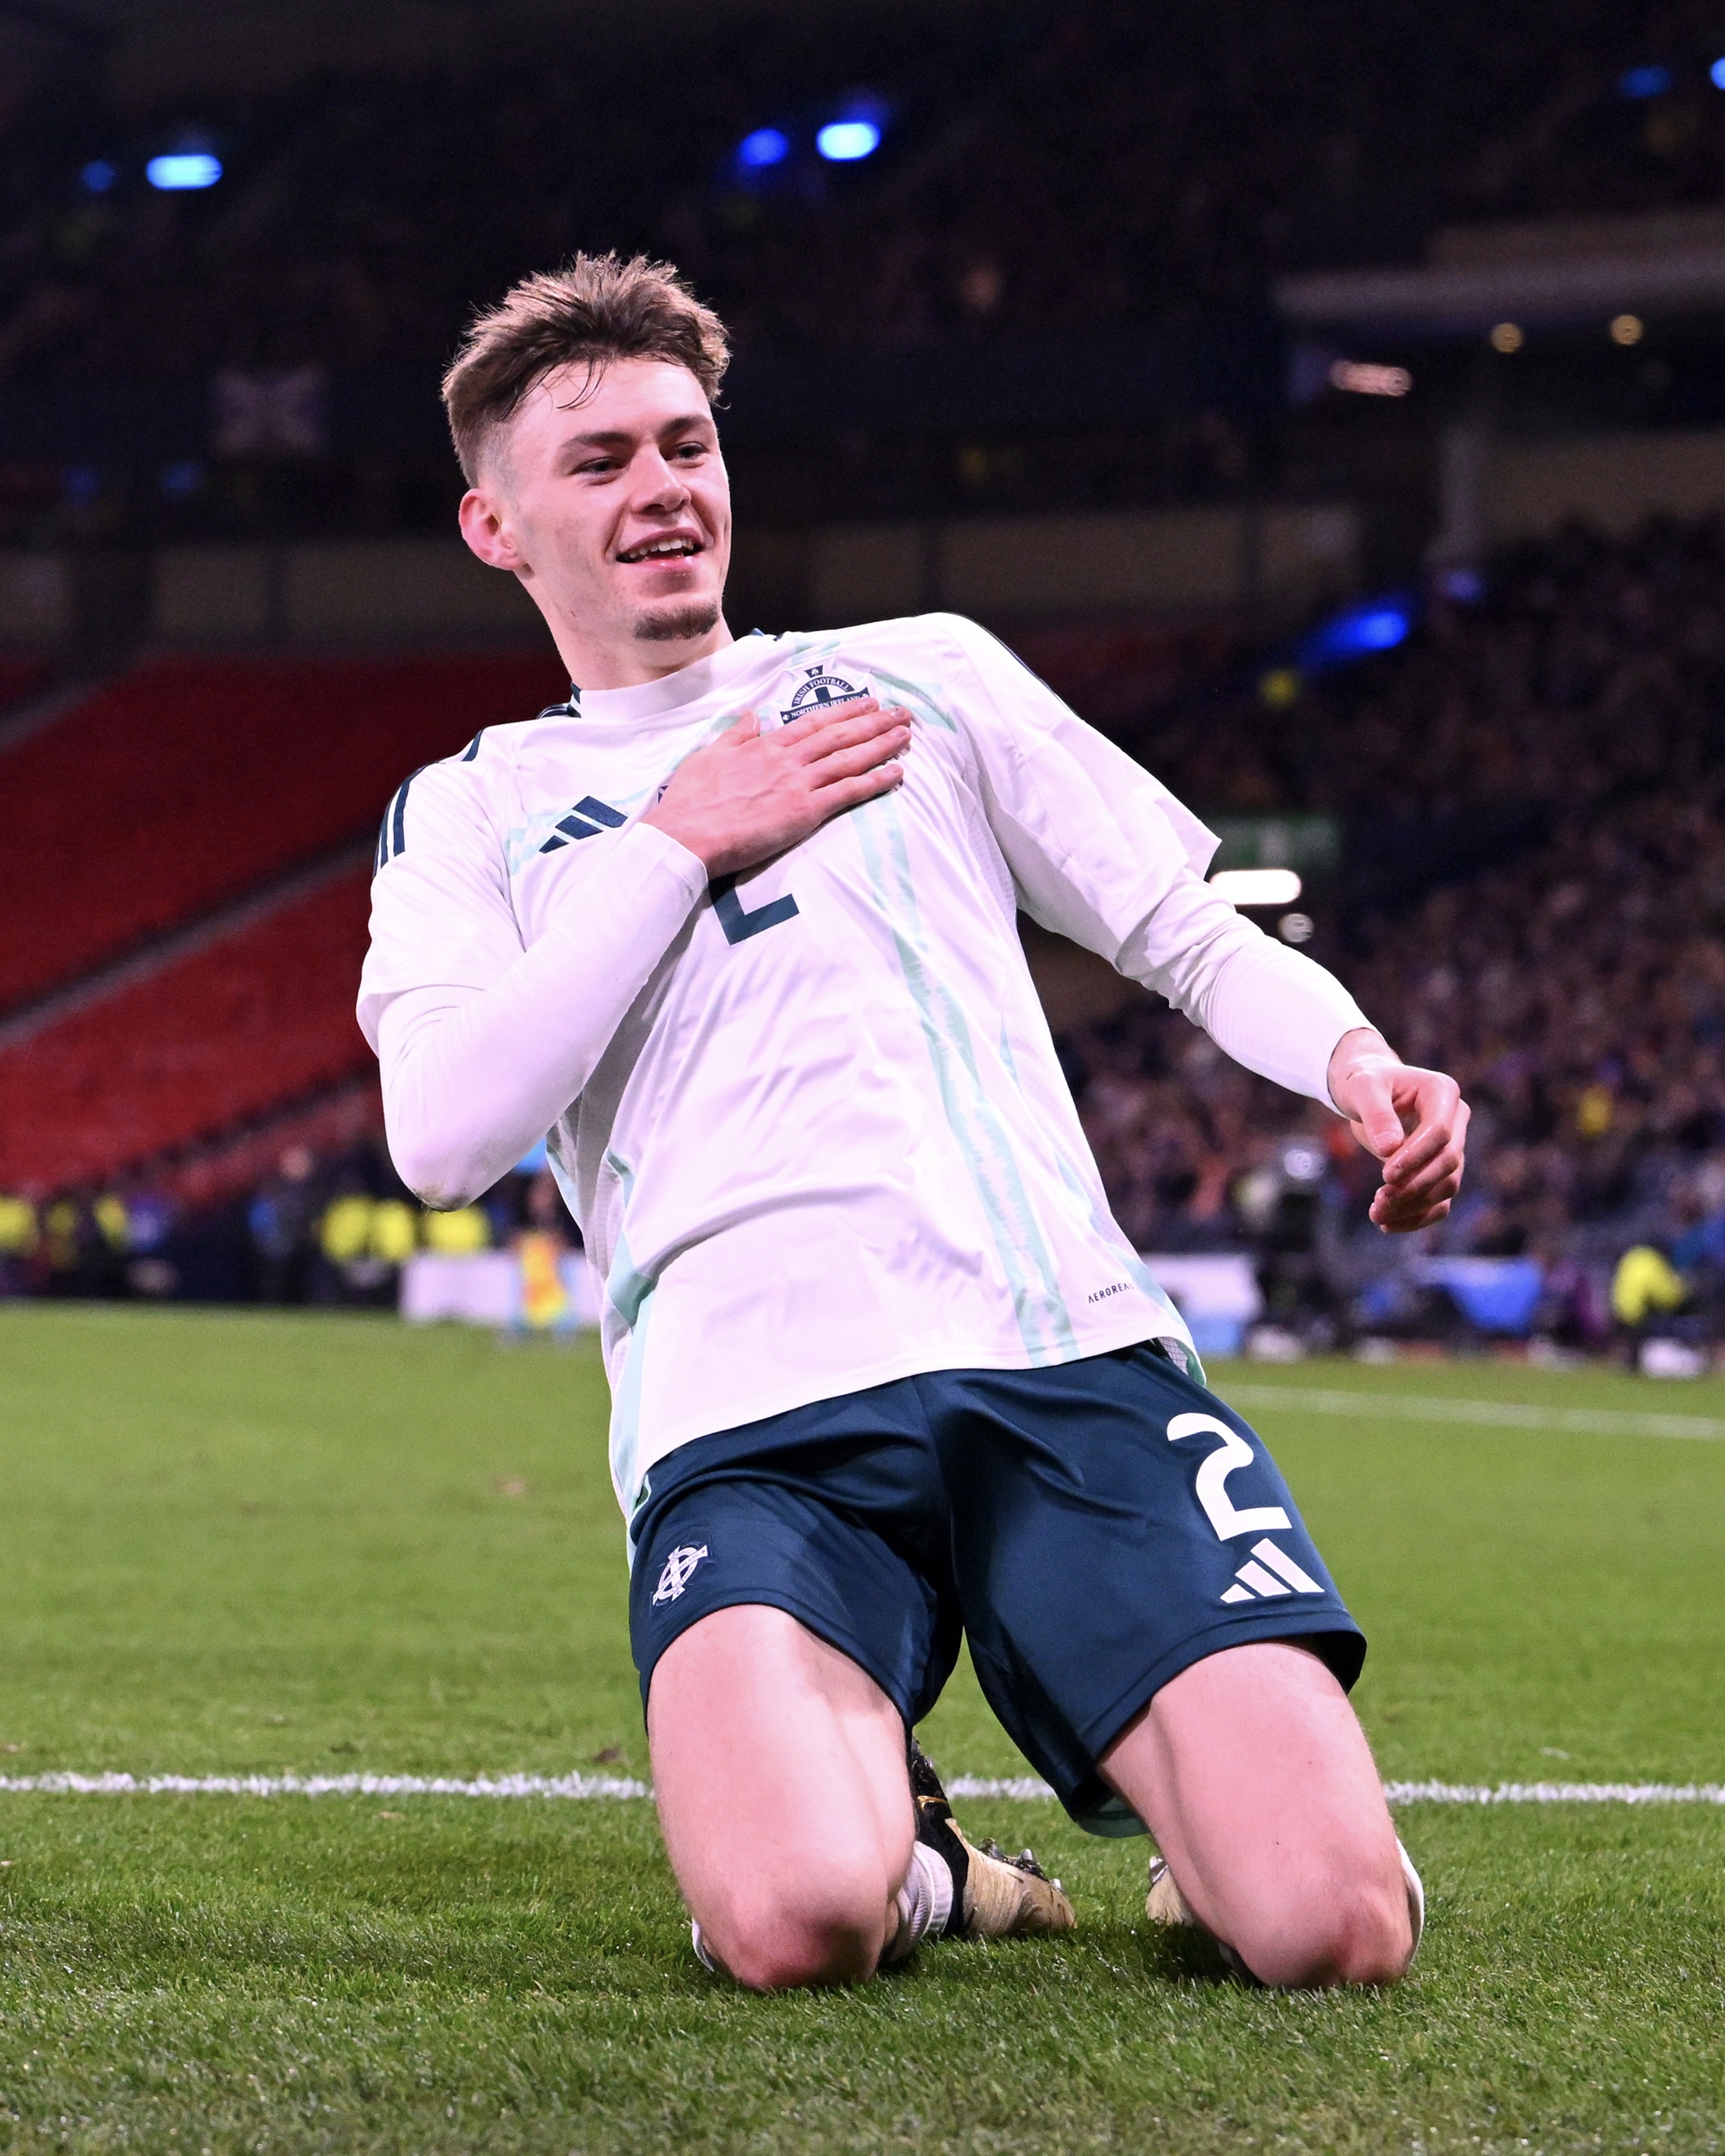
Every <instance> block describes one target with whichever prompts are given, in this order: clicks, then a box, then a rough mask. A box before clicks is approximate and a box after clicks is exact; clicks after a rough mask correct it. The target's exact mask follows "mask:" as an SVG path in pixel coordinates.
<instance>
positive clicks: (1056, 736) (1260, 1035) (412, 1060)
mask: <svg viewBox="0 0 1725 2156" xmlns="http://www.w3.org/2000/svg"><path fill="white" fill-rule="evenodd" d="M870 690H872V691H873V692H874V693H875V695H877V696H879V697H880V700H881V701H882V702H883V703H898V704H901V705H904V706H907V707H908V708H909V710H910V711H911V713H912V715H913V719H914V726H913V738H912V742H911V747H910V749H909V750H908V752H907V753H906V759H905V770H906V777H905V780H904V783H903V784H902V785H901V787H899V788H897V789H896V790H895V791H894V792H892V793H888V794H886V795H884V796H882V797H881V798H879V799H877V800H875V801H872V802H870V803H866V804H865V805H864V806H863V807H861V808H855V809H852V810H851V811H850V812H849V813H848V814H845V815H842V816H839V817H837V818H835V819H834V820H833V821H832V822H831V823H829V824H827V825H826V826H825V827H824V829H821V830H819V831H818V832H816V833H815V834H814V836H813V837H812V838H810V839H806V840H805V841H804V842H803V844H801V845H800V846H798V847H796V848H794V849H793V850H791V851H790V852H789V853H788V854H785V855H783V856H781V857H780V858H779V859H778V860H774V861H773V862H771V863H769V864H768V865H766V866H764V867H762V868H760V869H757V870H752V871H750V872H749V873H747V875H743V876H742V877H740V878H737V879H731V878H722V879H720V880H718V881H716V883H714V884H713V885H711V887H710V886H709V885H708V881H707V877H706V871H705V870H704V868H703V867H702V865H701V863H700V862H699V861H698V860H696V858H695V856H694V855H691V853H689V852H688V851H687V850H685V848H684V847H682V846H680V845H679V844H677V843H676V841H675V840H674V839H670V838H669V837H667V836H666V835H665V834H664V833H662V832H660V831H659V830H657V829H655V828H653V827H652V826H651V825H649V824H642V823H640V822H639V817H640V814H641V813H642V811H643V810H644V809H645V808H649V807H650V806H651V805H652V804H653V803H654V802H655V800H656V799H657V798H658V796H659V794H660V791H661V790H662V788H663V787H664V785H665V782H666V781H667V780H668V778H670V774H671V773H672V772H673V771H674V770H675V767H676V766H677V765H678V763H679V762H680V761H681V760H682V758H683V757H686V756H687V755H689V754H690V752H691V751H692V750H694V749H696V748H698V747H701V746H702V745H703V744H704V743H706V742H711V741H712V740H713V739H715V738H716V737H717V736H718V735H719V734H721V732H723V731H725V729H726V728H727V727H729V726H732V725H734V724H735V723H736V722H737V721H738V720H739V719H740V718H742V716H745V715H747V714H753V715H755V716H757V717H758V718H759V719H760V720H761V721H762V724H763V725H765V726H775V725H778V724H780V723H783V720H784V719H785V718H787V717H788V716H793V715H794V714H798V713H801V712H803V711H808V710H809V709H810V708H811V707H812V706H819V705H820V704H822V703H830V702H833V701H842V700H845V699H847V698H850V697H851V696H855V695H858V694H861V693H866V692H868V691H870ZM1214 846H1215V840H1214V837H1213V835H1212V834H1210V833H1209V831H1207V830H1206V829H1204V825H1203V824H1201V823H1199V820H1198V819H1197V818H1196V817H1195V816H1194V815H1193V814H1191V813H1190V812H1189V810H1188V809H1186V808H1183V807H1182V806H1181V804H1180V803H1178V801H1176V800H1175V799H1174V798H1173V796H1172V795H1171V794H1170V793H1168V791H1167V789H1166V788H1163V786H1161V785H1160V784H1159V783H1158V782H1157V781H1156V780H1155V779H1154V778H1151V777H1150V776H1149V774H1148V773H1146V772H1145V771H1143V770H1142V769H1141V768H1140V767H1139V766H1138V765H1137V764H1136V763H1134V762H1132V761H1131V759H1130V758H1129V757H1126V756H1125V755H1123V754H1122V752H1120V751H1119V750H1117V749H1116V748H1114V747H1112V746H1111V744H1110V743H1108V742H1106V741H1105V740H1103V739H1102V737H1101V736H1100V735H1098V734H1096V733H1095V732H1093V731H1091V729H1090V728H1089V727H1088V726H1085V725H1084V724H1083V723H1082V721H1080V720H1079V719H1077V718H1076V716H1074V715H1073V714H1072V713H1071V712H1070V711H1068V710H1067V709H1066V707H1065V705H1064V704H1062V703H1061V702H1060V700H1059V699H1058V698H1057V697H1056V696H1054V694H1053V693H1052V692H1051V691H1050V690H1049V689H1047V688H1046V687H1045V685H1043V684H1042V683H1041V682H1040V681H1039V680H1036V679H1035V677H1034V675H1031V674H1029V672H1027V671H1026V670H1025V669H1024V667H1023V666H1022V665H1020V664H1019V662H1018V660H1015V659H1014V657H1013V656H1012V655H1011V654H1010V653H1009V652H1008V651H1007V650H1006V649H1004V646H1002V645H1000V644H998V643H996V642H995V641H994V640H993V639H992V638H991V637H989V636H988V635H987V634H984V633H983V631H982V630H980V629H978V628H976V627H975V626H974V625H973V624H971V623H969V622H967V621H964V620H962V619H957V617H955V616H952V615H945V614H930V615H925V616H922V617H920V618H917V619H911V620H904V621H892V622H880V623H875V624H870V626H868V627H865V628H860V629H845V630H840V631H834V632H831V633H827V634H815V635H803V636H783V637H773V638H768V637H763V636H758V635H757V636H752V637H748V638H746V639H743V640H742V641H741V642H739V643H737V644H731V645H729V646H727V647H726V648H725V649H722V650H721V651H719V652H717V653H716V654H714V655H713V656H712V657H711V658H709V659H706V660H701V661H699V662H698V663H696V665H691V666H688V667H685V668H684V669H683V670H681V671H680V672H679V673H676V674H674V675H670V676H669V677H668V678H666V679H665V680H660V681H657V682H654V683H650V684H648V685H643V686H639V687H634V688H629V689H618V690H604V691H598V692H595V691H586V692H580V691H577V692H572V695H571V697H570V701H569V702H568V704H567V706H560V707H558V708H556V709H554V710H552V711H548V712H545V713H542V715H541V716H539V717H538V718H536V719H534V720H532V721H529V722H526V723H524V724H521V725H514V726H497V727H492V728H490V729H488V730H487V731H485V732H484V733H483V734H482V735H481V736H480V737H479V739H478V740H477V741H476V742H474V743H473V744H472V745H471V746H470V747H469V748H468V749H467V750H466V751H465V752H463V754H462V755H460V756H459V757H452V758H450V759H449V761H448V762H444V763H439V764H434V765H432V766H431V767H429V768H428V769H426V770H424V771H423V772H420V773H417V774H416V775H415V776H414V778H412V779H411V780H409V781H408V783H406V784H405V785H403V788H401V790H400V792H399V793H398V794H397V795H396V797H395V799H394V801H393V803H392V804H391V807H390V811H389V814H388V816H387V817H386V819H385V822H384V826H383V830H382V834H381V836H380V839H379V841H378V859H377V878H376V881H375V883H374V885H373V892H372V945H371V951H370V954H369V956H368V957H367V961H366V965H365V970H364V975H363V978H362V985H361V991H360V998H359V1016H360V1024H361V1025H362V1027H363V1029H364V1030H365V1033H366V1036H367V1039H369V1040H370V1041H371V1043H372V1046H373V1047H374V1048H376V1049H377V1051H378V1053H379V1055H380V1057H381V1059H382V1067H383V1089H384V1105H385V1112H386V1116H387V1121H388V1133H389V1142H390V1146H391V1150H392V1152H393V1155H394V1158H395V1161H396V1163H397V1165H398V1168H400V1170H401V1172H402V1174H403V1177H404V1178H406V1180H407V1182H408V1183H409V1184H410V1185H411V1186H412V1187H413V1188H414V1189H416V1190H418V1192H419V1193H421V1194H422V1195H423V1196H424V1198H425V1199H427V1201H428V1202H429V1203H430V1204H434V1205H455V1204H461V1203H463V1202H465V1201H466V1200H468V1199H471V1198H473V1197H475V1196H476V1195H477V1194H478V1193H480V1192H481V1191H483V1190H485V1189H486V1188H489V1186H490V1184H491V1183H493V1182H495V1180H496V1178H497V1177H498V1176H499V1175H501V1173H503V1172H504V1171H505V1170H506V1168H508V1167H509V1166H510V1165H511V1163H512V1162H514V1161H515V1160H516V1159H517V1158H520V1156H521V1154H522V1153H523V1152H526V1150H527V1148H528V1147H530V1146H531V1144H532V1143H534V1142H536V1140H537V1139H538V1138H539V1137H541V1136H542V1134H543V1133H545V1132H547V1131H548V1132H549V1133H550V1141H549V1142H550V1155H551V1161H552V1167H553V1168H554V1170H555V1172H556V1173H557V1180H558V1182H559V1184H560V1185H561V1187H562V1191H563V1193H564V1196H565V1198H566V1199H567V1201H568V1204H569V1206H570V1209H571V1211H572V1213H573V1214H574V1216H575V1218H576V1219H577V1220H578V1222H579V1224H580V1226H581V1230H582V1234H583V1238H584V1240H585V1242H586V1245H587V1249H588V1253H589V1255H590V1256H591V1257H592V1259H593V1261H594V1263H595V1264H596V1265H598V1268H599V1270H600V1272H601V1274H602V1276H603V1279H604V1282H605V1301H604V1314H603V1348H604V1354H605V1360H606V1366H607V1369H608V1373H609V1376H610V1380H611V1388H612V1394H613V1413H612V1429H611V1469H612V1477H613V1481H614V1485H615V1487H616V1491H617V1495H618V1498H619V1501H620V1502H621V1504H622V1506H623V1507H624V1512H625V1514H627V1513H628V1512H629V1511H630V1510H631V1509H632V1508H633V1507H634V1505H635V1503H636V1502H637V1501H638V1500H639V1496H640V1494H641V1491H642V1487H643V1482H644V1477H645V1476H646V1474H647V1471H648V1470H649V1468H650V1467H651V1466H652V1465H653V1463H654V1462H655V1460H660V1459H661V1458H663V1456H664V1455H665V1454H666V1453H668V1452H670V1451H671V1450H674V1449H675V1447H677V1446H679V1445H684V1444H686V1443H687V1442H688V1441H689V1440H691V1439H693V1438H697V1437H700V1436H702V1435H706V1433H708V1432H710V1431H713V1430H724V1429H728V1428H731V1427H732V1426H734V1425H736V1424H741V1423H747V1422H751V1421H754V1420H756V1419H758V1418H760V1417H762V1416H765V1415H770V1414H777V1413H779V1412H781V1411H783V1410H784V1409H790V1408H793V1407H798V1406H802V1405H803V1404H807V1403H808V1402H809V1401H812V1400H816V1399H828V1398H831V1397H833V1396H834V1395H837V1394H844V1393H849V1392H855V1391H857V1390H860V1389H862V1388H864V1387H866V1386H870V1385H875V1384H880V1383H886V1381H888V1380H889V1379H892V1378H901V1377H906V1376H909V1375H911V1374H914V1373H922V1372H927V1371H930V1370H936V1369H952V1368H996V1369H1011V1368H1025V1367H1029V1366H1030V1365H1034V1364H1040V1363H1059V1362H1065V1361H1068V1360H1070V1359H1073V1358H1077V1357H1080V1356H1084V1355H1092V1354H1098V1353H1102V1352H1104V1351H1106V1350H1107V1349H1110V1348H1113V1347H1124V1346H1127V1345H1129V1344H1131V1343H1132V1342H1138V1341H1142V1340H1147V1339H1153V1338H1162V1339H1165V1340H1169V1341H1173V1342H1179V1343H1180V1344H1181V1346H1182V1347H1183V1349H1185V1350H1186V1352H1187V1353H1190V1349H1191V1342H1190V1339H1189V1335H1188V1333H1187V1331H1186V1328H1185V1326H1184V1324H1183V1322H1182V1321H1181V1318H1180V1317H1179V1315H1178V1312H1177V1311H1176V1310H1175V1309H1174V1307H1173V1304H1172V1303H1171V1302H1170V1301H1168V1297H1167V1296H1165V1295H1164V1294H1163V1292H1162V1291H1161V1290H1160V1289H1159V1288H1158V1286H1157V1285H1156V1283H1155V1282H1154V1281H1153V1280H1152V1279H1151V1277H1150V1276H1149V1274H1148V1273H1147V1271H1146V1270H1145V1269H1144V1267H1143V1265H1142V1264H1141V1263H1140V1261H1139V1260H1138V1258H1137V1255H1135V1254H1134V1252H1133V1251H1132V1248H1131V1246H1130V1245H1129V1244H1128V1243H1127V1240H1126V1238H1125V1236H1124V1235H1122V1233H1121V1231H1120V1229H1118V1228H1117V1226H1116V1224H1115V1223H1114V1221H1113V1220H1112V1219H1111V1218H1110V1215H1109V1213H1108V1208H1107V1203H1106V1199H1105V1198H1104V1196H1103V1193H1102V1188H1101V1182H1100V1180H1099V1178H1098V1176H1097V1173H1096V1166H1095V1163H1094V1161H1093V1160H1092V1158H1091V1153H1090V1149H1089V1147H1088V1146H1087V1144H1086V1141H1085V1137H1084V1134H1083V1132H1082V1129H1081V1127H1080V1124H1079V1121H1078V1117H1077V1115H1076V1111H1075V1109H1074V1107H1073V1104H1072V1100H1071V1096H1070V1093H1069V1092H1068V1091H1067V1088H1066V1085H1065V1080H1064V1079H1063V1077H1062V1075H1061V1074H1060V1066H1059V1065H1058V1063H1057V1062H1056V1060H1055V1053H1054V1048H1053V1044H1052V1042H1051V1040H1050V1036H1049V1031H1048V1026H1047V1024H1046V1022H1045V1019H1044V1017H1043V1014H1042V1011H1041V1008H1040V1004H1038V1002H1037V999H1036V996H1035V993H1034V989H1033V988H1032V986H1031V983H1030V978H1029V972H1028V970H1027V968H1026V967H1025V963H1024V954H1023V951H1022V947H1021V946H1020V944H1019V937H1018V934H1017V930H1016V922H1015V916H1016V912H1017V910H1018V909H1019V907H1023V909H1024V911H1026V912H1028V913H1029V914H1030V915H1031V916H1032V917H1033V918H1034V919H1035V920H1037V921H1040V922H1041V923H1042V924H1043V925H1044V926H1045V927H1049V928H1051V929H1055V930H1056V931H1058V932H1060V933H1062V934H1064V935H1066V936H1068V937H1071V938H1072V939H1073V940H1074V941H1075V942H1079V943H1081V944H1083V945H1085V946H1086V947H1088V948H1089V949H1091V950H1092V951H1096V952H1100V953H1101V955H1102V956H1103V957H1106V958H1107V959H1108V960H1109V961H1110V962H1111V963H1113V964H1114V965H1116V966H1117V967H1118V968H1120V970H1121V971H1122V973H1126V974H1127V975H1129V976H1130V977H1131V978H1133V979H1135V980H1137V981H1140V982H1142V983H1144V984H1145V985H1146V986H1147V987H1148V988H1154V989H1156V990H1158V991H1159V992H1160V993H1163V995H1165V996H1167V997H1168V998H1169V999H1170V1001H1172V1002H1173V1003H1174V1004H1176V1005H1177V1006H1178V1008H1179V1009H1182V1010H1183V1011H1184V1012H1186V1013H1187V1014H1188V1015H1189V1016H1190V1017H1192V1018H1193V1019H1195V1020H1196V1021H1197V1022H1198V1023H1199V1024H1202V1025H1204V1027H1205V1028H1206V1029H1208V1030H1209V1033H1210V1034H1212V1035H1213V1037H1214V1039H1216V1040H1217V1041H1218V1042H1219V1044H1220V1045H1221V1046H1223V1047H1224V1049H1225V1050H1228V1051H1229V1052H1230V1053H1231V1054H1232V1055H1235V1057H1236V1058H1237V1059H1238V1060H1240V1061H1241V1062H1243V1063H1245V1064H1246V1065H1248V1066H1249V1067H1250V1068H1251V1069H1253V1070H1258V1071H1260V1072H1262V1073H1264V1074H1265V1075H1267V1076H1270V1077H1272V1078H1274V1079H1276V1080H1277V1081H1280V1082H1281V1084H1283V1085H1286V1086H1291V1087H1292V1088H1293V1089H1295V1090H1296V1091H1301V1092H1304V1093H1307V1094H1309V1095H1311V1096H1312V1097H1313V1098H1315V1099H1318V1100H1322V1101H1327V1099H1328V1094H1327V1087H1326V1072H1327V1065H1328V1062H1329V1058H1330V1055H1331V1051H1332V1050H1333V1048H1334V1046H1335V1045H1336V1043H1337V1040H1339V1039H1340V1038H1341V1037H1342V1035H1343V1034H1344V1033H1346V1032H1348V1030H1349V1029H1352V1028H1353V1027H1355V1026H1359V1025H1363V1024H1365V1023H1366V1020H1365V1019H1364V1018H1363V1016H1362V1014H1361V1013H1360V1011H1359V1009H1358V1006H1357V1005H1356V1004H1354V1002H1353V998H1351V997H1350V996H1349V995H1348V993H1347V992H1346V991H1345V990H1344V989H1343V988H1342V987H1341V985H1340V983H1337V981H1336V980H1335V979H1334V978H1332V976H1331V975H1330V974H1328V973H1325V972H1324V971H1323V970H1322V968H1320V967H1317V966H1316V965H1314V964H1312V962H1311V961H1310V960H1308V959H1307V958H1304V957H1301V956H1300V955H1298V954H1297V953H1296V952H1291V951H1289V950H1287V949H1286V948H1284V947H1282V946H1281V945H1280V944H1276V943H1273V942H1271V941H1270V940H1269V939H1268V938H1267V937H1265V936H1264V935H1263V934H1262V933H1261V932H1260V931H1259V930H1258V929H1257V928H1256V927H1254V926H1252V925H1251V924H1250V923H1249V922H1246V921H1243V920H1242V919H1241V918H1240V916H1239V915H1238V914H1237V913H1236V912H1235V910H1234V909H1233V907H1232V906H1229V905H1228V904H1227V903H1226V902H1225V901H1223V900H1222V899H1220V898H1219V897H1217V896H1215V895H1214V893H1213V892H1212V891H1210V890H1209V887H1208V885H1205V884H1204V882H1203V880H1201V879H1202V873H1203V870H1204V868H1205V867H1206V866H1207V865H1208V863H1209V858H1210V856H1211V855H1212V853H1213V852H1214Z"/></svg>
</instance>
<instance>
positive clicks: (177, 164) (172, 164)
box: [144, 150, 222, 194]
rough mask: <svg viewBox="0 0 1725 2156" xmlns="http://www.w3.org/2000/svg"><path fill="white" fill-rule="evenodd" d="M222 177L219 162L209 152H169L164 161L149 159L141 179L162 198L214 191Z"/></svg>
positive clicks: (162, 158) (161, 159) (218, 159)
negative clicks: (204, 189)
mask: <svg viewBox="0 0 1725 2156" xmlns="http://www.w3.org/2000/svg"><path fill="white" fill-rule="evenodd" d="M144 177H145V178H146V180H147V181H148V182H150V184H151V187H160V188H161V189H162V192H163V193H164V194H174V193H179V192H180V191H181V190H182V189H184V188H188V187H213V186H214V185H215V183H216V182H217V181H218V179H220V178H221V177H222V161H221V159H220V158H219V157H212V156H211V154H210V152H209V151H208V150H173V151H169V152H168V154H167V156H166V157H152V158H151V160H150V162H149V163H148V164H147V165H146V166H145V167H144Z"/></svg>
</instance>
